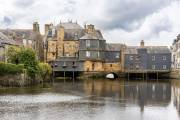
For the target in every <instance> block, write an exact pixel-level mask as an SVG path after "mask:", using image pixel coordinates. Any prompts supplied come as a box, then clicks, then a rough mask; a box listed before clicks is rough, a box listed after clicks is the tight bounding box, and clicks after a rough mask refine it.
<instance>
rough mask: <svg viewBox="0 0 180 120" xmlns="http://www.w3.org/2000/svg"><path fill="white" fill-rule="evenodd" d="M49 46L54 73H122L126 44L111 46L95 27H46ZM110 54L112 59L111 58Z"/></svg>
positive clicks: (48, 55)
mask: <svg viewBox="0 0 180 120" xmlns="http://www.w3.org/2000/svg"><path fill="white" fill-rule="evenodd" d="M45 46H46V49H45V50H44V51H45V56H46V61H47V62H52V61H53V64H54V65H55V66H56V67H55V68H54V71H77V72H78V71H80V72H104V71H107V72H111V71H114V70H115V71H118V72H119V71H121V55H122V54H121V49H122V48H123V47H122V46H123V45H122V44H107V43H106V40H105V39H104V38H103V35H102V33H101V31H100V30H97V29H95V27H94V25H92V24H90V25H85V26H84V28H83V27H81V26H80V25H79V24H78V23H77V22H75V23H73V22H72V21H70V22H65V23H60V24H58V25H56V26H55V25H53V24H46V25H45ZM114 47H115V48H114ZM111 53H112V54H111ZM108 55H111V56H112V58H107V56H108ZM110 59H111V60H110ZM79 66H81V67H79Z"/></svg>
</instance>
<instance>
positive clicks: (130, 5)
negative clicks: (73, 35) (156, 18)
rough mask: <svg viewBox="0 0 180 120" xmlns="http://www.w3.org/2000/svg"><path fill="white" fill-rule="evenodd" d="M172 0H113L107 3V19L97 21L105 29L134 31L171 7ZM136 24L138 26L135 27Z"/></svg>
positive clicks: (105, 11)
mask: <svg viewBox="0 0 180 120" xmlns="http://www.w3.org/2000/svg"><path fill="white" fill-rule="evenodd" d="M171 2H172V0H151V1H149V0H132V1H130V0H113V2H112V1H106V4H105V7H104V8H105V10H104V13H105V17H107V19H104V20H98V21H96V22H97V23H98V24H100V26H102V28H104V29H109V30H111V29H123V30H126V31H133V30H135V29H137V28H139V26H140V25H141V24H142V23H143V20H144V19H145V18H146V17H147V16H149V15H151V14H153V13H155V12H157V11H158V10H160V9H161V8H163V7H165V6H167V5H169V4H170V3H171ZM133 23H136V25H133Z"/></svg>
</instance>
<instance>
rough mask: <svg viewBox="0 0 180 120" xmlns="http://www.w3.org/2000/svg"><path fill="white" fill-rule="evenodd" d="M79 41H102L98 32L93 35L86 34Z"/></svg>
mask: <svg viewBox="0 0 180 120" xmlns="http://www.w3.org/2000/svg"><path fill="white" fill-rule="evenodd" d="M79 39H82V40H104V38H103V36H102V34H101V31H100V30H96V31H95V33H93V34H90V33H89V34H88V33H86V34H85V35H84V36H82V37H81V38H79Z"/></svg>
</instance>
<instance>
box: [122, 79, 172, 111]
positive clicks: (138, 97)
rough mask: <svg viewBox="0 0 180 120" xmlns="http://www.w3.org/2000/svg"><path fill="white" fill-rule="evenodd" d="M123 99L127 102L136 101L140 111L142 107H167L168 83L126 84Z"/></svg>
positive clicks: (169, 93) (169, 98)
mask: <svg viewBox="0 0 180 120" xmlns="http://www.w3.org/2000/svg"><path fill="white" fill-rule="evenodd" d="M126 84H127V85H126V86H125V87H124V92H125V93H124V95H125V96H124V97H125V99H127V102H134V101H137V102H138V104H139V106H140V109H141V111H143V110H144V106H146V105H153V106H156V105H157V106H167V105H168V104H169V103H170V101H171V84H170V82H127V83H126Z"/></svg>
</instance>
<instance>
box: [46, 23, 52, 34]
mask: <svg viewBox="0 0 180 120" xmlns="http://www.w3.org/2000/svg"><path fill="white" fill-rule="evenodd" d="M50 26H51V24H45V26H44V28H45V31H44V34H45V35H46V34H47V32H48V30H49V28H50Z"/></svg>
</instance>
